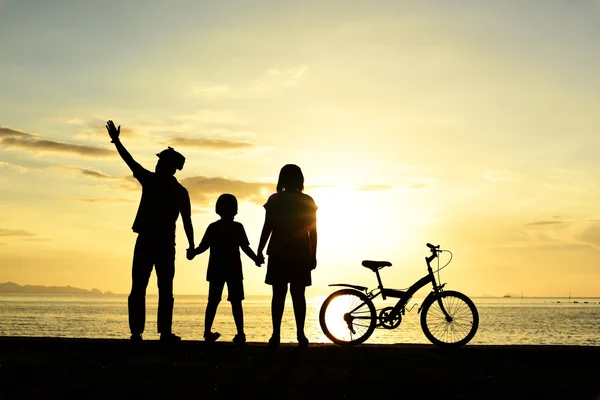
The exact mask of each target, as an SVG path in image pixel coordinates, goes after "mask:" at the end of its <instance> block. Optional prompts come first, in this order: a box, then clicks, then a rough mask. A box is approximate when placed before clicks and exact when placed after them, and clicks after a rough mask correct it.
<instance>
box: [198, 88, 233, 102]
mask: <svg viewBox="0 0 600 400" xmlns="http://www.w3.org/2000/svg"><path fill="white" fill-rule="evenodd" d="M229 94H230V88H229V86H228V85H211V86H202V85H198V86H195V87H192V89H191V90H190V95H191V96H192V97H204V98H208V99H216V98H220V97H226V96H227V95H229Z"/></svg>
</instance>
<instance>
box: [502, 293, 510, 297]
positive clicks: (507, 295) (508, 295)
mask: <svg viewBox="0 0 600 400" xmlns="http://www.w3.org/2000/svg"><path fill="white" fill-rule="evenodd" d="M503 297H512V296H511V295H510V294H505V295H504V296H503Z"/></svg>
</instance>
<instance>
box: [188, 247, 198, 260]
mask: <svg viewBox="0 0 600 400" xmlns="http://www.w3.org/2000/svg"><path fill="white" fill-rule="evenodd" d="M185 257H186V258H187V259H188V260H190V261H191V260H193V259H194V257H196V249H195V248H193V247H190V248H189V249H187V250H186V252H185Z"/></svg>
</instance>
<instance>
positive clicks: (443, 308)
mask: <svg viewBox="0 0 600 400" xmlns="http://www.w3.org/2000/svg"><path fill="white" fill-rule="evenodd" d="M427 247H429V249H430V251H431V253H432V254H431V255H430V256H428V257H425V262H426V264H427V271H428V273H427V275H426V276H424V277H423V278H421V279H419V280H418V281H417V282H415V283H414V284H413V285H412V286H410V287H409V288H408V289H406V290H398V289H388V288H384V287H383V283H382V282H381V276H380V275H379V270H380V269H382V268H385V267H391V266H392V264H391V263H390V262H388V261H370V260H365V261H363V262H362V265H363V266H364V267H366V268H368V269H370V270H371V271H373V272H375V275H377V282H378V284H379V285H378V286H377V287H376V288H374V289H371V290H368V288H367V287H365V286H358V285H350V284H346V283H337V284H331V285H329V286H342V287H345V289H341V290H338V291H336V292H334V293H332V294H331V295H329V296H328V297H327V298H326V299H325V301H324V302H323V305H322V306H321V310H320V312H319V323H320V325H321V329H322V330H323V333H325V335H326V336H327V337H328V338H329V339H330V340H331V341H332V342H333V343H335V344H338V345H341V346H354V345H358V344H361V343H363V342H364V341H366V340H367V339H368V338H369V337H370V336H371V335H372V334H373V332H374V331H375V328H384V329H395V328H397V327H398V326H400V323H401V322H402V316H403V315H405V312H406V306H407V304H408V302H409V301H410V299H411V298H412V296H413V295H414V294H415V293H416V292H417V291H418V290H419V289H421V288H422V287H424V286H425V285H427V284H428V283H431V285H432V288H433V289H432V291H431V292H430V293H429V294H428V295H427V297H426V298H425V300H424V301H423V303H422V304H421V307H419V309H418V313H420V314H421V328H422V329H423V333H424V334H425V336H426V337H427V339H429V340H430V341H431V342H432V343H433V344H436V345H439V346H442V347H458V346H462V345H464V344H466V343H468V342H469V341H470V340H471V339H473V337H474V336H475V333H476V332H477V328H478V327H479V313H478V312H477V308H476V307H475V304H474V303H473V301H472V300H471V299H470V298H469V297H468V296H466V295H464V294H462V293H460V292H457V291H453V290H447V291H446V290H444V287H445V286H446V283H444V284H441V285H440V284H439V271H440V270H442V269H443V268H445V267H447V266H448V264H450V262H451V261H452V253H451V252H450V251H449V250H440V246H434V245H432V244H429V243H427ZM441 252H448V253H450V260H449V261H448V262H447V263H446V265H444V266H443V267H441V268H440V267H439V253H441ZM435 258H438V265H437V270H436V271H433V269H432V268H431V261H433V260H434V259H435ZM434 272H437V273H438V280H437V281H436V279H435V275H434ZM379 295H381V296H382V298H383V300H386V298H387V297H391V298H398V299H399V300H398V302H397V303H396V305H395V306H393V307H385V308H383V309H380V310H376V309H375V305H374V304H373V299H375V298H376V297H378V296H379ZM413 307H414V306H413ZM411 309H412V308H411ZM409 311H410V310H409ZM377 312H379V314H378V315H377Z"/></svg>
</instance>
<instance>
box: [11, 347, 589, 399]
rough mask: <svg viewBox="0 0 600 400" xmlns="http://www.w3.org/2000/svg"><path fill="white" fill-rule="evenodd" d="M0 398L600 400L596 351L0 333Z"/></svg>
mask: <svg viewBox="0 0 600 400" xmlns="http://www.w3.org/2000/svg"><path fill="white" fill-rule="evenodd" d="M0 380H1V385H0V398H2V399H13V398H74V397H78V398H98V399H99V398H202V399H206V398H215V399H217V398H219V399H220V398H223V399H225V398H228V399H236V398H240V399H246V398H247V399H265V398H269V399H305V398H312V399H321V398H323V399H348V398H368V397H372V398H376V397H383V398H390V397H394V398H404V399H421V398H444V399H590V400H591V399H600V347H596V346H521V345H510V346H508V345H507V346H491V345H490V346H483V345H467V346H465V347H462V348H459V349H453V350H444V349H440V348H438V347H435V346H432V345H410V344H401V345H377V344H371V345H361V346H358V347H354V348H343V347H338V346H335V345H331V344H314V345H311V346H310V347H309V348H307V349H298V348H296V347H295V345H294V344H283V345H282V346H281V347H279V348H277V349H269V348H267V347H266V345H265V344H264V343H248V344H247V345H246V346H243V347H237V346H235V345H233V344H232V343H230V342H227V341H223V342H217V343H215V344H212V345H209V344H206V343H204V342H202V341H185V340H184V341H182V342H181V343H177V344H171V345H165V344H162V343H160V342H158V341H146V342H144V343H143V344H141V345H139V346H136V345H132V344H131V343H129V342H128V341H127V340H119V339H67V338H23V337H1V338H0Z"/></svg>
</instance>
